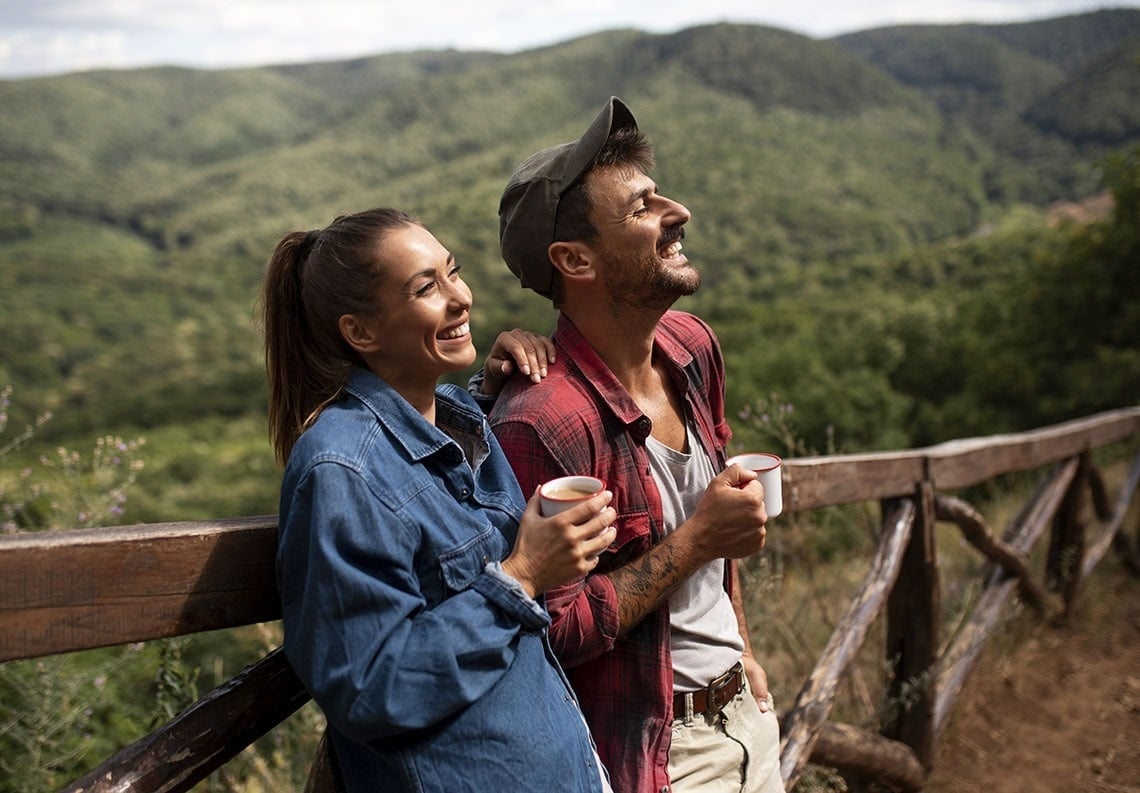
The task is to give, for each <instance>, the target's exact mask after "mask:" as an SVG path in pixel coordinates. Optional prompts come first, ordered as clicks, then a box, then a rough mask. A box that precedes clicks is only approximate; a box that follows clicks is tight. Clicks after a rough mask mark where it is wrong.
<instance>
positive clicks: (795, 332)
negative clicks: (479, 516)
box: [0, 10, 1140, 519]
mask: <svg viewBox="0 0 1140 793" xmlns="http://www.w3.org/2000/svg"><path fill="white" fill-rule="evenodd" d="M1138 29H1140V11H1128V10H1123V11H1114V12H1098V13H1095V14H1089V15H1085V16H1080V17H1071V18H1065V19H1060V20H1049V21H1045V22H1037V23H1029V24H1025V25H1013V26H992V27H990V26H978V25H971V26H946V27H901V28H889V29H883V30H877V31H867V32H865V33H861V34H853V35H851V36H844V37H841V38H838V39H835V40H830V41H820V40H815V39H811V38H807V37H804V36H800V35H797V34H793V33H789V32H787V31H782V30H777V29H773V28H767V27H760V26H752V25H734V24H718V25H708V26H701V27H695V28H690V29H687V30H682V31H680V32H677V33H674V34H668V35H654V34H647V33H643V32H639V31H636V30H615V31H607V32H603V33H598V34H595V35H590V36H585V37H582V38H578V39H574V40H570V41H566V42H564V43H562V44H558V45H555V46H550V47H545V48H541V49H536V50H531V51H527V52H521V53H517V54H512V55H502V54H492V53H464V52H454V51H446V52H422V53H409V54H389V55H380V56H377V57H373V58H362V59H356V60H352V61H345V62H339V63H320V64H308V65H295V66H281V67H266V68H259V69H242V70H229V71H196V70H187V69H169V68H162V69H144V70H134V71H124V72H107V71H102V72H90V73H82V74H73V75H67V76H62V77H52V78H35V79H25V80H16V81H7V82H0V108H2V111H3V112H0V210H2V212H0V385H2V384H5V383H10V384H11V385H13V387H14V393H13V404H12V407H11V415H12V417H13V423H14V424H17V425H18V424H20V423H21V422H23V421H26V420H30V418H31V417H32V416H33V415H34V414H35V413H37V412H39V411H41V410H43V409H45V408H50V409H52V410H54V411H55V418H54V419H53V420H52V422H51V424H50V425H49V426H48V427H47V428H45V429H44V430H43V432H44V437H45V439H48V440H51V439H54V438H64V439H66V438H73V437H80V436H83V435H84V434H92V433H96V432H100V431H102V430H104V429H116V430H118V429H120V428H127V429H131V428H137V429H138V430H140V431H142V430H146V431H147V432H149V433H151V434H152V435H153V434H154V433H155V432H159V431H163V430H164V428H165V429H166V430H170V429H171V428H174V427H193V426H199V425H195V422H216V421H217V420H218V418H219V417H223V418H225V417H233V418H234V420H237V419H238V417H244V418H243V419H242V420H243V421H244V422H245V423H243V424H242V425H241V426H242V427H243V428H244V429H242V430H241V432H243V433H248V427H249V426H257V425H258V422H257V421H252V422H250V421H248V419H249V417H250V416H256V415H257V414H258V413H259V412H260V411H261V410H262V405H263V399H264V397H263V381H264V377H263V374H262V371H261V368H260V359H259V356H260V339H259V337H258V335H257V330H256V322H255V306H254V303H255V299H256V291H257V284H258V281H259V278H260V274H261V269H262V267H263V265H264V262H265V261H266V259H267V258H268V255H269V253H270V251H271V250H272V246H273V244H274V242H275V241H276V239H277V238H278V237H279V236H280V235H281V234H282V233H284V232H286V231H289V230H292V229H296V228H312V227H316V226H321V225H324V224H326V223H327V222H328V221H329V220H331V219H332V217H333V216H334V215H336V214H338V213H341V212H347V211H354V210H358V209H363V208H365V207H368V206H374V205H380V204H389V205H396V206H400V207H403V208H406V209H409V210H411V211H413V212H416V213H418V214H420V215H421V216H422V217H423V218H424V220H425V221H426V222H427V224H428V225H429V227H430V228H432V230H433V231H434V232H435V233H436V234H437V236H439V237H440V239H441V240H442V241H443V242H444V243H445V244H446V245H448V246H449V247H450V248H451V249H452V250H454V251H455V253H456V255H457V256H458V257H459V258H460V259H461V260H462V261H463V262H464V264H465V271H464V274H465V276H468V277H469V281H470V283H471V284H472V287H473V289H474V291H475V295H476V308H475V312H474V320H475V322H474V324H475V332H476V337H477V341H478V343H479V346H480V348H481V349H482V350H484V351H485V350H487V349H489V346H490V341H491V339H492V338H493V336H494V334H495V333H496V332H497V331H499V330H502V329H505V328H508V327H513V326H516V325H522V326H527V327H531V328H534V329H538V330H545V329H548V328H549V327H550V322H551V312H550V309H549V305H548V304H547V303H546V302H545V301H542V300H540V299H538V298H536V297H535V296H533V295H531V294H530V293H527V292H523V291H522V290H520V289H519V288H518V286H517V282H515V281H514V279H513V277H511V276H510V274H509V273H508V272H507V270H506V267H505V266H504V265H502V263H501V261H500V259H499V257H498V250H497V237H496V233H497V221H496V215H495V212H496V207H497V203H498V197H499V193H500V191H501V189H502V186H503V184H504V182H505V180H506V178H507V176H508V175H509V174H510V172H511V170H512V169H513V167H514V165H515V164H516V163H517V162H518V161H520V160H521V158H522V157H524V156H526V155H527V154H529V153H530V152H531V151H533V150H535V149H536V148H538V147H541V146H545V145H550V144H553V143H558V142H562V141H565V140H569V139H570V138H572V137H573V136H574V135H576V134H577V133H578V132H580V131H581V129H582V126H583V124H584V123H585V122H586V121H587V120H588V119H589V118H590V117H591V116H592V114H593V113H594V112H595V111H596V110H597V108H598V107H599V106H600V105H601V103H602V101H603V100H604V99H605V98H606V97H608V96H609V95H611V94H617V95H619V96H622V97H623V98H624V99H626V100H627V101H628V102H629V104H630V105H631V107H632V108H633V110H634V113H635V114H636V115H637V117H638V119H639V120H640V121H641V123H642V125H643V127H644V128H645V129H646V131H647V132H648V133H649V135H650V136H651V138H652V139H653V140H654V142H655V143H656V145H657V151H658V169H657V171H656V173H655V176H656V178H657V180H658V182H659V183H660V184H661V185H662V189H663V190H664V191H666V192H667V193H668V194H669V195H671V196H674V197H676V198H678V199H680V200H682V201H683V202H684V203H686V205H688V206H689V208H690V209H691V210H692V211H693V220H692V222H691V224H690V226H689V234H688V236H687V238H686V250H687V252H688V254H689V256H690V258H691V259H692V260H693V261H694V262H696V263H697V264H698V265H699V266H700V267H701V269H702V271H703V272H704V273H705V287H704V288H703V289H702V291H701V292H700V293H699V294H698V295H697V296H695V297H694V298H691V299H690V301H689V302H688V303H687V304H685V305H684V306H683V307H687V308H690V309H694V310H698V311H700V312H701V313H702V314H704V315H705V316H707V317H709V318H710V320H711V321H712V322H713V324H714V327H715V328H716V329H717V331H718V333H720V334H721V336H722V338H723V339H724V341H725V348H726V355H727V357H728V360H729V365H730V369H731V373H732V377H731V380H730V383H729V391H730V398H731V400H732V407H733V409H734V411H738V410H743V409H744V408H745V407H748V406H750V405H752V403H753V402H754V401H755V400H757V399H760V400H770V399H778V400H779V401H780V403H781V404H793V403H794V404H795V405H796V417H797V421H796V425H795V427H794V430H795V432H796V434H797V435H798V436H799V437H800V438H801V439H802V440H803V442H804V443H805V444H807V446H808V447H810V448H814V449H819V450H822V449H823V448H824V447H825V446H826V445H828V444H831V443H835V444H836V445H837V446H838V447H840V448H842V449H844V450H857V449H866V448H883V447H887V446H899V445H906V444H909V443H927V442H932V441H933V440H937V439H941V438H944V437H949V436H953V435H961V434H964V433H967V432H974V431H997V430H1004V429H1011V428H1013V426H1012V425H1013V424H1016V423H1018V422H1028V423H1034V422H1039V421H1049V420H1057V419H1059V418H1065V417H1068V416H1067V415H1065V414H1066V413H1067V412H1071V411H1078V412H1080V411H1088V410H1095V409H1101V408H1102V407H1104V406H1105V405H1106V404H1107V405H1113V404H1119V403H1121V402H1122V401H1124V402H1128V403H1131V402H1134V401H1136V398H1137V396H1138V394H1137V390H1136V388H1130V387H1129V386H1128V380H1127V378H1125V379H1124V381H1123V384H1121V385H1118V386H1117V387H1116V388H1115V389H1114V390H1112V391H1110V392H1105V393H1100V394H1099V395H1098V396H1097V398H1096V399H1093V398H1090V397H1088V395H1087V394H1084V393H1083V392H1082V393H1080V394H1074V395H1072V398H1068V397H1065V398H1060V397H1061V396H1065V395H1060V396H1059V397H1058V398H1057V399H1054V400H1052V401H1050V402H1049V403H1048V409H1047V410H1046V409H1044V408H1042V409H1037V407H1041V406H1036V407H1034V406H1026V405H1016V406H1012V407H1009V408H1000V409H999V407H997V406H996V405H997V403H999V402H1000V401H1001V399H1002V395H1001V394H997V395H994V394H984V395H979V393H977V391H978V390H979V389H974V390H971V391H970V392H968V393H957V392H955V394H954V397H953V404H946V405H943V404H941V400H942V395H943V394H946V393H947V392H946V390H945V389H943V390H941V391H938V390H936V387H937V384H939V383H943V382H945V383H952V384H955V388H957V389H958V390H960V388H959V386H960V383H961V382H962V378H960V377H959V378H955V376H954V374H953V366H967V367H968V366H974V365H976V364H977V359H976V357H965V358H962V359H960V360H957V361H951V360H948V359H947V358H946V357H944V356H943V355H940V354H938V353H939V352H941V353H947V354H948V353H949V352H954V353H955V354H958V355H961V354H962V352H963V349H966V348H969V346H970V345H971V344H974V352H975V353H977V352H978V351H980V350H981V346H979V343H978V340H976V339H973V338H972V337H969V335H968V332H969V329H968V328H967V329H965V330H963V329H961V328H960V327H959V325H958V324H957V322H956V320H957V318H958V317H960V316H963V315H964V314H963V313H962V312H965V311H966V307H965V304H966V303H969V301H971V300H974V299H975V298H977V300H979V301H980V300H982V298H983V297H984V296H985V295H987V294H990V295H992V294H994V292H993V291H992V289H991V287H992V286H993V285H994V284H997V283H999V282H1001V279H1002V278H1004V282H1005V283H1010V282H1013V281H1015V280H1016V279H1017V278H1021V277H1023V275H1022V269H1023V268H1024V267H1026V266H1028V263H1029V262H1032V261H1034V259H1035V257H1037V258H1040V257H1041V256H1042V255H1044V254H1041V251H1042V250H1046V251H1057V250H1061V249H1064V248H1065V247H1066V246H1067V245H1069V242H1068V237H1067V236H1066V234H1067V232H1066V233H1062V232H1058V231H1055V230H1051V229H1049V228H1048V227H1046V226H1045V224H1044V221H1043V217H1044V216H1043V213H1042V211H1041V210H1042V209H1043V208H1044V207H1045V206H1046V205H1047V204H1048V203H1049V202H1052V201H1056V200H1061V199H1067V200H1073V199H1078V198H1080V197H1082V196H1084V195H1086V194H1088V193H1090V192H1092V191H1094V190H1096V189H1099V188H1100V181H1099V178H1100V175H1101V174H1102V173H1104V172H1105V169H1104V166H1103V163H1104V158H1105V157H1106V156H1108V155H1112V154H1114V153H1117V154H1118V158H1119V161H1118V163H1117V165H1116V166H1115V170H1114V171H1112V172H1113V173H1119V172H1125V173H1127V172H1129V171H1128V169H1129V168H1131V167H1133V164H1134V162H1133V159H1129V158H1128V156H1126V155H1124V154H1119V153H1121V152H1127V151H1128V150H1129V148H1130V147H1131V146H1135V145H1137V144H1138V143H1140V127H1138V122H1137V115H1136V113H1137V111H1136V107H1137V103H1136V102H1135V101H1134V98H1135V96H1136V93H1137V91H1136V89H1137V86H1138V85H1140V79H1138V77H1137V66H1136V57H1135V39H1133V38H1132V35H1133V34H1134V33H1135V31H1137V30H1138ZM1129 99H1131V100H1132V101H1128V100H1129ZM1125 181H1127V180H1125ZM980 230H990V232H992V233H991V234H990V236H986V237H980V236H977V232H979V231H980ZM1048 255H1049V256H1051V255H1053V254H1048ZM1011 259H1012V260H1013V261H1011ZM1127 261H1128V260H1127V258H1126V262H1127ZM1019 268H1021V269H1019ZM1126 272H1127V270H1126V268H1123V269H1121V270H1120V273H1119V274H1118V276H1113V277H1121V278H1125V282H1124V285H1123V287H1122V289H1118V290H1116V295H1117V299H1120V300H1123V299H1124V296H1125V295H1127V294H1128V291H1127V290H1128V288H1129V287H1130V286H1131V288H1132V289H1133V291H1135V286H1134V285H1130V283H1129V282H1128V281H1127V278H1126ZM1088 277H1090V278H1092V277H1095V276H1094V274H1091V273H1090V274H1089V276H1088ZM970 305H971V306H972V309H971V310H980V309H978V308H977V305H975V304H970ZM1110 308H1111V306H1110ZM986 316H988V314H987V315H986ZM1010 322H1013V323H1015V324H1016V323H1017V322H1020V319H1018V317H1017V316H1016V315H1013V316H1012V318H1010ZM991 330H992V331H993V332H991V333H989V336H990V338H994V339H996V338H1007V337H1008V338H1014V335H1015V334H1013V331H1012V330H1010V329H1009V328H1006V327H1005V326H1002V327H1001V328H998V329H996V330H994V329H991ZM997 330H1009V333H1008V334H1007V336H1002V334H1001V333H998V332H997ZM1019 332H1021V330H1019ZM960 334H966V335H960ZM1017 338H1021V337H1020V336H1018V337H1017ZM983 346H984V345H983ZM1120 346H1121V343H1120V342H1119V341H1113V342H1112V343H1111V344H1110V345H1109V347H1110V349H1109V350H1108V351H1107V352H1106V353H1105V354H1106V356H1107V358H1106V360H1109V359H1111V360H1112V361H1114V365H1119V364H1120V363H1121V362H1123V365H1124V367H1125V369H1124V371H1125V373H1131V372H1133V371H1135V372H1136V373H1137V375H1138V377H1140V368H1135V367H1136V361H1135V358H1136V356H1135V355H1131V356H1130V355H1129V354H1128V351H1127V350H1125V351H1124V352H1123V353H1120V352H1119V350H1118V348H1119V347H1120ZM1125 346H1127V345H1125ZM916 366H919V367H921V368H922V371H919V372H917V373H916V372H915V367H916ZM1047 366H1048V364H1047V363H1046V362H1041V363H1038V364H1034V366H1032V367H1029V370H1028V372H1027V373H1026V374H1025V376H1026V377H1028V378H1030V380H1027V381H1026V383H1025V385H1026V386H1027V387H1028V386H1029V385H1031V384H1032V382H1034V381H1033V380H1032V378H1033V377H1036V376H1037V374H1036V373H1037V370H1038V369H1044V368H1046V367H1047ZM1129 367H1134V368H1129ZM980 390H984V389H980ZM1098 399H1099V401H1097V400H1098ZM1030 408H1032V409H1030ZM950 417H953V419H951V418H950ZM210 426H211V427H214V425H213V424H210ZM211 432H216V429H212V430H211ZM235 432H236V431H235ZM763 432H764V428H762V427H754V426H751V425H750V424H749V423H748V422H747V421H744V420H741V421H740V422H739V426H738V435H739V436H740V437H741V439H742V442H747V441H748V439H750V438H751V439H758V438H760V437H762V435H763ZM189 434H190V435H191V436H194V437H197V436H196V435H195V432H194V431H189ZM179 437H182V436H181V435H180V436H179ZM230 440H233V438H232V436H231V437H230ZM250 443H257V444H260V445H259V446H257V449H258V453H260V452H261V450H262V449H265V451H266V454H268V452H267V447H266V446H265V445H264V439H263V437H260V436H258V437H256V438H255V439H252V440H251V441H250ZM193 445H194V448H195V449H196V450H197V451H194V452H193V454H195V455H198V456H201V455H202V454H211V453H212V451H213V450H211V448H210V444H209V439H208V438H207V439H206V440H205V441H200V440H195V441H194V444H193ZM148 449H149V450H150V451H151V452H152V453H154V454H160V452H159V451H158V450H157V448H156V445H155V444H154V443H151V444H150V446H149V447H148ZM178 453H179V454H183V465H182V466H181V469H180V470H183V471H191V469H194V466H193V465H190V463H189V462H187V460H188V459H189V456H188V455H190V454H191V453H190V452H189V451H186V450H179V451H178ZM242 459H247V458H242ZM244 464H245V463H243V465H244ZM212 467H213V466H212ZM184 478H187V479H192V478H193V474H192V473H186V474H184ZM235 508H237V509H253V507H250V506H239V507H235ZM156 509H157V507H156ZM206 514H209V512H207V513H206ZM136 517H137V516H136ZM162 517H164V519H175V518H177V517H179V515H178V514H165V515H163V516H162Z"/></svg>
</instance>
